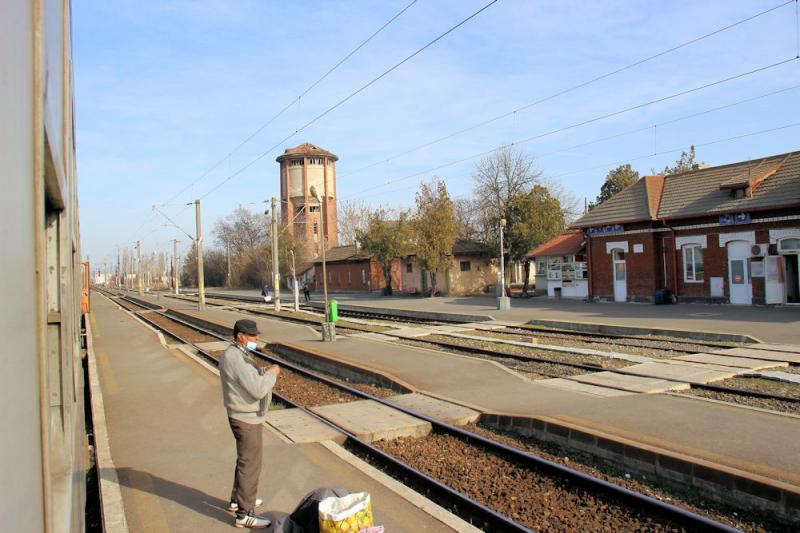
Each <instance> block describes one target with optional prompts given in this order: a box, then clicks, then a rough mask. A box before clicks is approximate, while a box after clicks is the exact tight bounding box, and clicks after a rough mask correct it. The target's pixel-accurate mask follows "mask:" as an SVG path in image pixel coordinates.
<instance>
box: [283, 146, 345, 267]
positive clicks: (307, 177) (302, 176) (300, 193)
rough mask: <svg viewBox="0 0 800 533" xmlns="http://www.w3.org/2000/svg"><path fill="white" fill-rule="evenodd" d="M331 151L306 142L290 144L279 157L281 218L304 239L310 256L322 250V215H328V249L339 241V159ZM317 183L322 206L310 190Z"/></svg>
mask: <svg viewBox="0 0 800 533" xmlns="http://www.w3.org/2000/svg"><path fill="white" fill-rule="evenodd" d="M338 160H339V158H338V157H337V156H336V155H334V154H332V153H331V152H329V151H327V150H324V149H322V148H320V147H319V146H314V145H313V144H310V143H303V144H301V145H300V146H295V147H294V148H287V149H286V150H284V152H283V154H282V155H280V156H278V158H277V159H276V161H277V162H278V163H280V165H281V221H282V222H283V223H284V224H288V225H289V232H290V233H291V234H292V235H294V236H295V237H296V238H297V239H299V240H300V241H302V242H304V243H305V245H306V250H307V252H308V255H307V257H308V258H309V259H311V258H314V257H316V256H318V255H319V254H320V235H321V234H322V227H323V224H322V217H325V224H324V227H325V243H326V249H327V248H331V247H333V246H337V245H338V243H339V238H338V234H339V233H338V232H339V227H338V224H337V222H336V161H338ZM312 185H313V186H314V187H316V189H317V191H318V192H319V195H320V196H321V197H322V206H320V205H319V203H318V202H317V200H316V199H315V198H314V196H313V195H312V194H311V186H312Z"/></svg>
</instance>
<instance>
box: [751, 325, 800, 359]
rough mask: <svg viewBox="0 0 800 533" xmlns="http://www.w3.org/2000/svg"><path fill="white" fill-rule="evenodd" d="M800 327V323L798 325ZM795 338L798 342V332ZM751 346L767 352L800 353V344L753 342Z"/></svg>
mask: <svg viewBox="0 0 800 533" xmlns="http://www.w3.org/2000/svg"><path fill="white" fill-rule="evenodd" d="M798 327H800V325H798ZM797 340H798V342H800V334H798V335H797ZM752 348H755V349H757V350H766V351H768V352H789V353H800V346H796V345H791V344H761V343H759V344H754V345H753V346H752Z"/></svg>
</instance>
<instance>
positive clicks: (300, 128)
mask: <svg viewBox="0 0 800 533" xmlns="http://www.w3.org/2000/svg"><path fill="white" fill-rule="evenodd" d="M497 1H498V0H492V1H490V2H489V3H487V4H485V5H483V7H481V8H480V9H478V10H477V11H474V12H473V13H472V14H470V15H469V16H468V17H466V18H464V19H462V20H461V21H460V22H458V23H457V24H455V25H454V26H451V27H450V28H449V29H447V30H446V31H445V32H443V33H441V34H439V35H438V36H437V37H435V38H434V39H433V40H431V41H429V42H428V43H427V44H425V45H423V46H422V47H420V48H418V49H417V50H415V51H414V52H412V53H411V54H410V55H408V56H406V57H405V58H404V59H402V60H401V61H399V62H398V63H395V64H394V65H393V66H391V67H390V68H388V69H386V70H385V71H383V72H382V73H381V74H380V75H378V76H376V77H375V78H373V79H372V80H370V81H369V82H367V83H366V84H364V85H362V86H361V87H359V88H358V89H356V90H354V91H353V92H351V93H350V94H349V95H348V96H346V97H344V98H342V99H341V100H339V101H338V102H336V103H335V104H333V105H332V106H330V107H328V108H327V109H326V110H325V111H323V112H322V113H320V114H318V115H317V116H315V117H314V118H312V119H311V120H310V121H308V122H307V123H305V124H304V125H302V126H301V127H299V128H297V129H296V130H295V131H294V132H293V133H291V134H289V135H287V136H286V137H284V138H283V139H281V140H280V141H278V142H277V143H275V144H274V145H272V146H270V147H269V148H268V149H266V150H265V151H263V152H262V153H261V154H259V155H258V156H256V157H255V158H253V159H251V160H250V161H248V162H247V163H245V164H244V165H243V166H241V167H240V168H238V169H237V170H236V171H234V172H233V173H231V174H229V175H228V176H226V177H225V178H224V179H223V180H222V181H220V182H219V183H217V184H216V185H215V186H214V187H212V188H211V189H210V190H208V191H207V192H206V193H205V194H203V195H202V196H200V197H199V199H201V200H202V199H204V198H206V197H208V196H209V195H211V194H213V193H214V192H216V191H217V190H219V189H220V188H221V187H223V186H224V185H225V184H226V183H228V182H230V181H231V180H232V179H234V178H235V177H236V176H238V175H240V174H241V173H242V172H244V171H245V170H247V169H248V168H250V167H251V166H253V165H254V164H256V163H257V162H258V161H260V160H261V159H263V158H264V157H266V156H267V155H269V154H270V153H272V152H273V151H274V150H275V149H276V148H278V147H280V146H281V145H283V143H285V142H286V141H288V140H289V139H291V138H292V137H294V136H295V135H297V134H298V133H300V132H302V131H303V130H305V129H306V128H308V127H309V126H311V125H312V124H314V123H316V122H317V121H319V120H320V119H322V118H323V117H324V116H326V115H327V114H329V113H330V112H332V111H333V110H335V109H337V108H339V107H341V106H342V105H343V104H345V103H346V102H348V101H349V100H351V99H352V98H353V97H355V96H356V95H358V94H359V93H361V92H363V91H364V90H366V89H367V88H369V87H370V86H372V85H374V84H375V83H377V82H378V81H379V80H381V79H383V78H384V77H386V76H387V75H388V74H390V73H391V72H393V71H394V70H396V69H397V68H399V67H400V66H402V65H403V64H405V63H407V62H408V61H410V60H411V59H413V58H414V57H416V56H417V55H419V54H420V53H422V52H423V51H425V50H426V49H428V48H430V47H431V46H433V45H434V44H436V43H437V42H439V41H440V40H442V39H443V38H444V37H446V36H447V35H449V34H450V33H452V32H454V31H455V30H457V29H458V28H460V27H461V26H463V25H464V24H466V23H467V22H469V21H470V20H472V19H473V18H475V17H477V16H478V15H479V14H481V13H483V12H484V11H486V10H487V9H488V8H489V7H491V6H492V5H494V4H495V3H497ZM223 160H224V159H223ZM186 209H187V206H184V207H183V209H181V210H180V211H179V212H178V213H176V214H175V215H174V216H178V215H180V214H182V213H183V212H184V211H186Z"/></svg>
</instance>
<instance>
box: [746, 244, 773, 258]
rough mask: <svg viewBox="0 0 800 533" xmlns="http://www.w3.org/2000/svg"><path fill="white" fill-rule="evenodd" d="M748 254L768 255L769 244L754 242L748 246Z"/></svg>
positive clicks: (756, 255)
mask: <svg viewBox="0 0 800 533" xmlns="http://www.w3.org/2000/svg"><path fill="white" fill-rule="evenodd" d="M750 255H751V256H753V257H764V256H765V255H769V244H754V245H753V246H752V247H751V248H750Z"/></svg>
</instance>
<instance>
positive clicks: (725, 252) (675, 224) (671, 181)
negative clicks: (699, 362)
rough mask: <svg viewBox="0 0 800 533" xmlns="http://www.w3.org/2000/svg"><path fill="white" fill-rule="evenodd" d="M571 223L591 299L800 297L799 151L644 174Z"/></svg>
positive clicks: (776, 300) (767, 300)
mask: <svg viewBox="0 0 800 533" xmlns="http://www.w3.org/2000/svg"><path fill="white" fill-rule="evenodd" d="M573 228H577V229H580V230H581V231H582V232H583V235H584V237H585V240H586V257H587V270H588V287H587V289H588V296H589V298H593V299H606V300H615V301H646V302H649V301H653V300H654V299H655V298H656V292H657V291H664V290H666V291H669V292H668V293H667V295H668V296H669V297H674V298H675V299H677V300H679V301H703V302H720V303H722V302H727V303H731V304H740V305H749V304H797V303H800V268H798V253H800V152H790V153H786V154H780V155H775V156H771V157H765V158H762V159H756V160H750V161H743V162H739V163H733V164H729V165H721V166H717V167H707V168H701V169H697V170H692V171H690V172H685V173H682V174H676V175H671V176H666V177H665V176H645V177H644V178H642V179H640V180H639V181H637V182H636V183H634V184H633V185H630V186H629V187H627V188H626V189H624V190H622V191H621V192H619V193H618V194H616V195H615V196H614V197H612V198H611V199H609V200H607V201H606V202H604V203H603V204H601V205H599V206H597V207H596V208H594V209H593V210H591V211H589V212H588V213H587V214H586V215H584V216H583V217H582V218H580V219H579V220H578V221H576V222H575V223H574V224H573ZM662 294H663V293H662Z"/></svg>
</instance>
